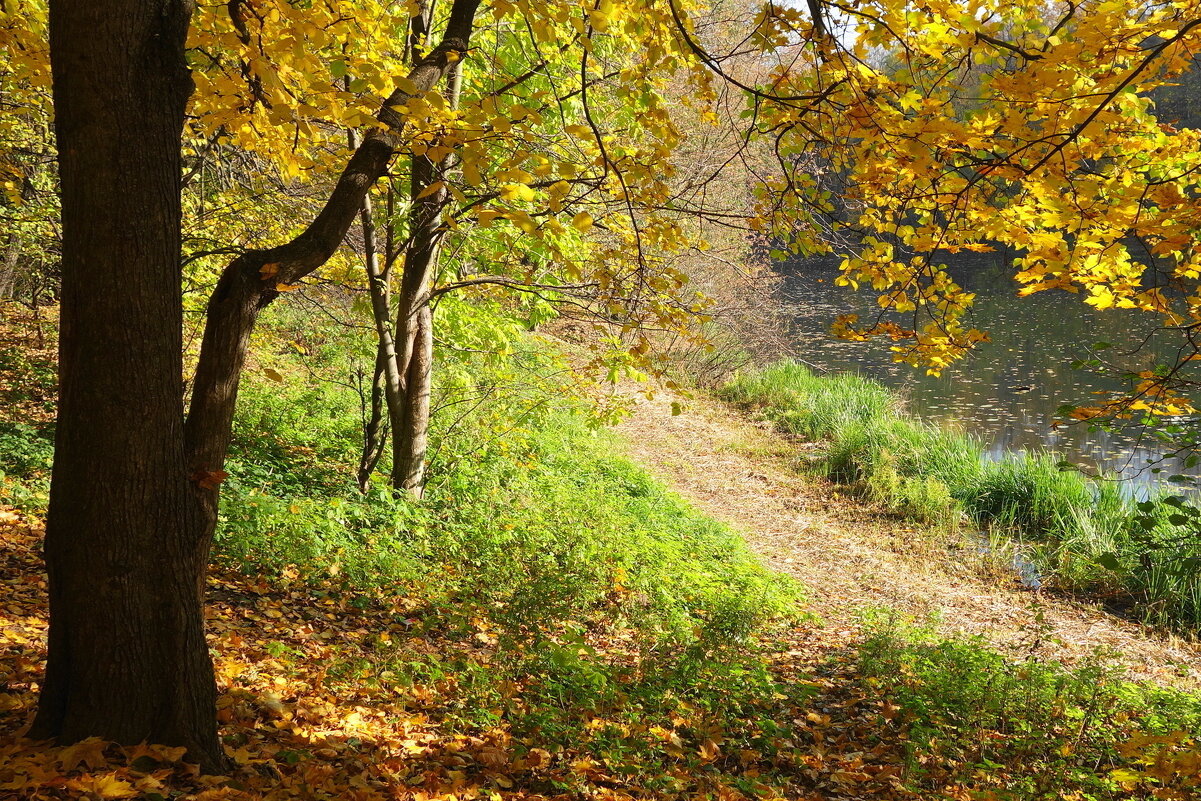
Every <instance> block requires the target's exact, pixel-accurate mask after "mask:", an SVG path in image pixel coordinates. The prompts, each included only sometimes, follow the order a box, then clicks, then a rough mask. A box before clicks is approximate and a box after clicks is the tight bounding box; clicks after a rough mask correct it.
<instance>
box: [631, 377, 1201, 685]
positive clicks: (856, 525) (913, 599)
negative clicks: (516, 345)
mask: <svg viewBox="0 0 1201 801" xmlns="http://www.w3.org/2000/svg"><path fill="white" fill-rule="evenodd" d="M673 403H676V404H682V405H683V406H684V412H683V413H682V414H679V415H673V414H672V404H673ZM620 430H621V432H622V433H623V436H624V439H625V441H626V443H627V449H628V450H627V452H628V453H629V454H630V456H631V457H632V458H633V459H634V460H635V461H637V462H639V463H640V464H643V465H645V466H647V467H648V468H650V469H651V471H652V473H653V474H654V475H655V476H656V477H657V478H659V479H660V480H662V481H664V482H665V483H666V484H667V485H668V486H670V487H671V488H672V489H674V490H675V491H676V492H678V493H680V494H681V495H682V496H684V498H686V499H687V500H688V501H689V502H690V503H691V504H692V505H693V506H695V507H696V508H697V509H698V510H700V511H703V512H704V513H706V514H708V515H711V516H713V517H715V518H717V519H718V520H722V521H724V522H726V523H728V524H729V525H731V526H733V527H734V528H736V529H737V530H739V531H740V532H742V533H743V535H744V536H745V537H746V538H747V540H748V542H749V543H750V544H751V546H752V548H753V549H754V550H755V551H756V552H757V553H759V554H760V555H761V556H762V557H763V558H764V560H765V561H766V563H767V564H768V565H769V566H770V567H772V568H773V569H775V570H778V571H781V572H783V573H786V574H788V575H792V576H795V577H796V578H797V579H799V580H800V581H801V582H802V583H803V584H804V585H805V586H806V587H807V588H809V597H810V603H811V606H812V608H813V609H814V610H815V611H816V612H818V614H819V615H820V616H821V617H822V619H824V620H825V621H826V623H827V627H828V628H830V629H833V630H835V631H856V630H859V629H861V628H862V626H863V621H864V619H865V615H866V616H867V617H871V616H872V614H873V613H874V612H875V611H878V610H880V609H892V610H896V611H897V613H899V614H900V615H901V616H902V617H904V618H908V619H910V620H914V621H921V622H930V623H931V624H932V625H933V626H934V627H935V629H936V630H937V631H940V632H942V633H943V634H946V635H966V636H978V637H981V638H982V639H983V640H984V641H986V642H988V643H989V644H991V645H992V646H995V647H997V648H999V649H1001V650H1003V651H1005V652H1006V653H1008V654H1010V655H1011V656H1013V657H1023V656H1025V655H1028V654H1029V653H1030V652H1031V650H1032V649H1033V650H1034V651H1036V652H1037V653H1038V654H1039V655H1040V656H1041V657H1042V658H1045V659H1049V660H1053V661H1057V662H1062V663H1064V664H1066V665H1076V666H1079V665H1083V664H1086V663H1088V662H1089V661H1090V660H1091V659H1093V658H1094V657H1095V655H1096V654H1097V653H1098V652H1103V653H1107V654H1109V655H1110V657H1111V658H1112V659H1113V660H1114V663H1115V664H1116V665H1118V666H1119V667H1120V669H1121V671H1122V673H1123V675H1125V676H1126V677H1128V678H1132V679H1139V680H1150V681H1155V682H1158V683H1162V684H1164V685H1165V686H1173V687H1179V688H1181V689H1190V690H1197V689H1201V646H1198V644H1197V643H1196V642H1195V641H1193V640H1191V639H1189V638H1185V637H1182V636H1179V635H1177V634H1173V633H1171V632H1168V631H1164V630H1163V629H1161V628H1157V627H1151V626H1147V625H1142V624H1140V623H1137V622H1134V621H1131V620H1127V619H1123V618H1120V617H1117V616H1115V615H1113V614H1110V613H1109V612H1108V611H1107V610H1106V609H1105V607H1104V605H1103V604H1102V603H1101V602H1095V601H1088V600H1085V599H1080V598H1071V597H1066V596H1063V595H1060V594H1055V593H1051V592H1047V591H1045V590H1044V591H1033V590H1031V589H1029V588H1027V587H1025V586H1023V584H1022V582H1021V581H1020V580H1019V576H1018V575H1017V574H1015V572H1014V571H1013V570H1012V566H1011V563H1010V562H1009V561H1008V558H1007V556H1006V554H1005V553H1004V552H1002V553H999V554H987V553H982V552H981V551H980V549H978V548H975V547H972V546H971V545H970V543H969V542H967V541H966V540H965V539H964V537H963V536H962V534H961V533H959V532H956V531H954V530H952V529H951V528H950V527H948V526H946V525H943V524H931V523H929V522H919V521H915V520H912V519H906V518H905V517H904V516H901V515H898V514H896V513H895V512H894V511H891V510H890V509H889V508H888V507H887V506H886V505H885V504H883V503H880V502H871V501H870V500H868V499H865V498H863V496H862V494H861V492H859V491H856V490H855V489H854V488H853V487H849V486H846V485H843V484H839V483H837V482H834V481H832V480H831V479H829V478H827V477H825V476H822V475H819V474H815V473H814V472H813V471H812V470H807V469H800V470H798V465H806V464H812V463H815V462H819V461H820V460H821V459H822V458H824V451H823V449H822V446H820V445H819V444H817V443H813V442H806V441H803V440H802V439H800V438H798V437H790V436H786V435H781V434H780V433H779V432H778V431H777V430H776V428H775V426H774V424H772V423H770V422H769V421H766V420H763V419H758V420H757V419H755V418H754V416H753V415H750V414H747V413H746V412H745V411H742V410H738V409H736V408H735V407H732V406H730V405H728V404H727V403H725V402H721V401H718V400H714V399H709V398H706V397H705V396H703V395H702V396H698V397H693V398H688V399H683V398H679V397H676V396H674V395H672V394H671V393H663V394H660V395H657V396H656V398H655V399H654V400H651V401H647V400H640V401H639V402H638V403H637V404H636V406H635V411H634V414H633V415H632V416H631V417H630V418H629V419H628V420H627V421H625V422H624V423H622V425H621V427H620Z"/></svg>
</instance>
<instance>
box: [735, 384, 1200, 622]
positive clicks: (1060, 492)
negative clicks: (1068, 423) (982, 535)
mask: <svg viewBox="0 0 1201 801" xmlns="http://www.w3.org/2000/svg"><path fill="white" fill-rule="evenodd" d="M719 396H720V397H722V398H724V399H725V400H728V401H730V402H733V403H738V404H742V405H744V406H749V407H753V408H756V409H759V410H760V411H761V413H762V414H763V415H764V416H765V417H766V418H768V419H769V420H772V421H774V422H775V423H776V424H777V425H778V426H779V427H780V428H781V429H782V430H784V431H786V432H788V433H791V434H796V435H799V436H802V437H805V438H807V439H810V440H822V441H824V442H825V443H826V449H825V454H824V457H823V458H822V459H821V460H820V462H818V467H819V469H821V470H823V471H824V472H825V474H826V475H827V476H828V477H830V478H832V479H834V480H836V481H839V482H842V483H845V484H849V485H852V486H856V487H858V488H859V489H860V490H862V492H863V493H864V494H865V495H867V496H868V497H870V498H872V499H874V500H876V501H879V502H881V503H883V504H884V505H886V506H887V507H888V508H889V509H891V510H893V511H895V512H897V513H899V514H902V515H904V516H906V517H909V518H912V519H915V520H918V521H924V522H927V523H946V522H953V521H956V520H964V521H968V522H970V524H972V525H973V526H975V527H978V528H985V529H988V530H990V532H992V534H993V535H994V536H995V535H997V534H1005V533H1007V534H1009V535H1011V536H1013V537H1014V538H1016V539H1019V540H1021V541H1022V542H1025V543H1028V546H1029V548H1030V550H1031V554H1032V557H1033V558H1034V559H1035V561H1036V563H1037V564H1038V565H1039V567H1040V569H1041V570H1042V571H1043V572H1044V573H1045V574H1046V575H1047V576H1048V577H1049V578H1051V579H1052V580H1053V581H1054V583H1055V584H1056V585H1057V586H1059V587H1061V588H1064V589H1069V590H1073V591H1079V592H1085V593H1094V594H1097V595H1102V596H1104V597H1107V598H1114V597H1119V598H1124V599H1125V600H1126V602H1127V603H1129V604H1130V605H1131V607H1132V609H1133V610H1134V611H1135V612H1136V613H1137V614H1138V615H1140V616H1141V617H1142V618H1144V619H1146V620H1148V621H1151V622H1155V623H1158V624H1164V625H1171V626H1177V627H1184V628H1189V629H1192V628H1196V627H1198V626H1201V570H1198V567H1201V536H1199V535H1198V532H1201V514H1198V513H1196V510H1192V511H1191V512H1190V510H1191V509H1192V507H1191V506H1190V505H1189V504H1188V503H1186V502H1183V501H1181V502H1176V503H1175V505H1173V503H1169V502H1167V501H1166V500H1165V499H1163V498H1159V499H1154V500H1152V501H1149V502H1147V503H1146V504H1144V505H1143V507H1144V508H1143V509H1142V510H1141V511H1140V509H1139V508H1137V507H1136V504H1135V503H1134V502H1133V501H1130V500H1128V499H1126V498H1124V497H1123V496H1122V494H1121V492H1120V490H1119V489H1118V487H1117V485H1116V483H1114V482H1112V481H1093V480H1090V479H1088V478H1087V477H1085V476H1084V475H1082V474H1080V473H1078V472H1075V471H1072V470H1064V469H1062V468H1061V466H1060V464H1059V460H1058V459H1056V458H1055V456H1054V455H1053V454H1015V455H1011V456H1009V457H1007V458H1005V459H1003V460H1000V461H988V460H985V458H984V451H983V449H982V448H981V447H980V445H979V444H978V443H977V442H975V441H974V440H973V439H972V438H971V437H969V436H966V435H963V434H960V433H957V432H950V431H946V430H942V429H939V428H936V427H933V426H930V425H928V424H925V423H922V422H921V421H918V420H915V419H913V418H911V417H908V416H906V415H905V413H904V411H903V408H902V404H901V403H900V401H899V399H898V398H897V397H895V396H894V395H892V394H891V393H889V392H888V390H886V389H885V388H884V387H883V386H881V385H880V384H878V383H875V382H872V381H869V380H866V379H863V378H859V377H856V376H849V375H832V376H815V375H813V374H812V373H811V372H810V371H809V370H807V369H806V368H804V367H802V366H800V365H797V364H791V363H785V364H779V365H773V366H770V367H767V368H765V369H763V370H761V371H759V372H751V373H746V374H742V375H739V376H737V377H736V378H735V379H734V380H733V381H731V382H730V383H729V384H727V385H726V386H725V387H723V388H721V389H720V390H719Z"/></svg>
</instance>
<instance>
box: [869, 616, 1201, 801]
mask: <svg viewBox="0 0 1201 801" xmlns="http://www.w3.org/2000/svg"><path fill="white" fill-rule="evenodd" d="M868 627H869V632H870V634H869V637H868V639H867V641H866V642H865V643H864V644H863V646H862V647H861V649H860V651H859V653H858V668H859V672H860V675H861V676H862V677H863V681H864V684H865V685H867V687H868V688H869V689H867V691H866V692H867V693H868V694H869V695H875V696H877V697H879V698H880V699H881V700H882V701H883V702H885V703H887V704H890V705H893V706H895V707H898V708H897V709H894V710H893V712H892V715H891V717H892V726H893V727H894V728H895V729H896V731H897V734H898V736H899V737H900V738H901V740H902V741H903V742H904V743H905V749H906V752H907V753H906V770H905V781H906V784H907V785H908V786H909V787H910V788H911V789H912V790H913V791H915V792H917V793H919V794H922V795H923V796H924V794H925V793H926V792H930V791H934V790H936V789H937V788H939V787H945V786H947V785H948V784H951V785H963V786H966V787H969V788H970V789H971V791H972V793H973V794H972V795H971V796H969V797H979V798H1015V799H1041V798H1089V799H1109V798H1129V797H1131V793H1130V791H1129V789H1128V788H1127V787H1123V786H1122V783H1121V782H1120V781H1119V779H1123V780H1125V782H1126V784H1127V785H1130V784H1140V783H1143V782H1144V780H1145V783H1146V784H1147V785H1148V788H1150V787H1154V786H1161V787H1162V786H1165V785H1166V786H1167V787H1169V788H1173V789H1174V790H1175V791H1176V792H1186V793H1187V792H1188V790H1189V789H1190V788H1191V789H1194V790H1195V789H1196V787H1197V786H1198V783H1197V780H1198V779H1201V777H1199V776H1192V777H1190V776H1188V775H1186V774H1187V772H1185V774H1181V775H1176V774H1174V773H1173V772H1172V771H1170V770H1163V771H1162V772H1161V773H1160V778H1159V779H1154V778H1152V777H1150V776H1145V775H1142V774H1143V772H1144V771H1145V770H1146V766H1145V765H1140V764H1138V763H1137V759H1132V757H1135V756H1136V752H1137V751H1138V750H1139V749H1137V748H1133V747H1131V746H1130V745H1128V744H1131V743H1134V742H1137V741H1138V740H1139V739H1140V738H1142V739H1146V738H1154V737H1161V738H1164V737H1166V738H1169V739H1172V738H1178V739H1180V740H1181V742H1182V744H1184V743H1183V741H1185V740H1188V739H1194V738H1196V737H1198V736H1201V698H1198V697H1197V696H1196V695H1190V694H1186V693H1181V692H1177V691H1173V690H1167V689H1163V688H1160V687H1156V686H1154V685H1149V684H1139V683H1133V682H1128V681H1123V680H1121V679H1120V677H1119V675H1118V673H1117V671H1116V670H1115V668H1114V667H1113V666H1112V664H1111V663H1109V662H1108V661H1107V660H1106V658H1105V657H1104V656H1103V655H1097V656H1094V657H1093V658H1092V659H1090V660H1088V661H1086V662H1085V663H1084V664H1082V665H1079V666H1076V667H1073V668H1070V669H1069V668H1065V667H1063V666H1060V665H1057V664H1055V663H1053V662H1047V661H1045V660H1043V659H1041V658H1040V655H1039V654H1038V648H1037V643H1038V642H1039V641H1040V638H1041V636H1042V634H1043V632H1041V630H1040V623H1039V622H1037V621H1036V623H1035V624H1034V626H1033V627H1032V629H1031V631H1030V643H1031V646H1030V651H1029V653H1027V654H1026V655H1024V656H1023V655H1018V656H1012V655H1005V654H1002V653H1000V652H998V651H996V650H994V649H992V648H990V647H989V646H988V645H987V644H986V643H985V642H984V641H982V640H981V639H979V638H968V637H959V638H946V637H941V636H938V635H936V634H935V633H934V629H933V627H922V626H913V625H907V624H904V623H899V622H898V621H897V619H896V618H895V616H892V615H890V614H887V613H885V614H877V615H874V616H872V617H871V618H869V622H868ZM1166 750H1171V749H1166ZM1161 764H1162V763H1161ZM948 774H949V775H948ZM1069 790H1070V791H1071V792H1072V793H1075V794H1070V793H1069V794H1066V795H1065V794H1062V793H1065V792H1067V791H1069ZM986 793H993V795H986ZM1081 793H1083V794H1082V795H1081ZM939 797H941V796H939ZM1135 797H1144V796H1143V795H1141V794H1138V795H1136V796H1135ZM1156 797H1165V798H1184V797H1191V796H1187V795H1177V794H1169V795H1163V796H1156Z"/></svg>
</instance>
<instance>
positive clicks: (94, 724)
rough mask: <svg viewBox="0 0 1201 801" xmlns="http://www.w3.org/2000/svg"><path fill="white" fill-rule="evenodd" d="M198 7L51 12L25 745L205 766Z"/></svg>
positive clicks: (69, 5) (213, 729) (212, 756)
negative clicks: (191, 328) (195, 340)
mask: <svg viewBox="0 0 1201 801" xmlns="http://www.w3.org/2000/svg"><path fill="white" fill-rule="evenodd" d="M191 11H192V6H191V3H190V2H187V0H94V2H77V0H52V2H51V5H50V48H51V64H52V67H53V77H54V104H55V121H56V122H55V127H56V131H57V136H58V148H59V166H60V170H61V172H60V175H61V180H62V219H63V264H62V273H63V276H62V285H63V286H62V307H61V321H62V334H61V340H60V400H59V409H58V426H57V434H56V440H55V464H54V475H53V480H52V484H51V491H50V512H49V518H48V523H47V531H46V562H47V568H48V572H49V581H50V635H49V659H48V663H47V668H46V679H45V682H44V683H43V685H42V691H41V698H40V702H39V706H38V714H37V717H36V719H35V721H34V725H33V728H32V730H31V732H30V736H32V737H35V738H56V739H57V740H59V741H60V742H71V741H76V740H80V739H83V738H86V737H91V736H98V737H102V738H104V739H109V740H116V741H118V742H122V743H129V744H133V743H138V742H141V741H144V740H149V741H153V742H158V743H167V744H172V745H184V746H187V748H188V753H189V755H190V757H191V758H192V759H195V760H197V761H199V762H200V763H201V765H203V766H204V767H205V768H208V769H216V768H218V767H220V766H221V764H222V762H223V761H224V757H223V754H222V749H221V746H220V743H219V742H218V739H217V725H216V687H215V683H214V679H213V670H212V664H211V662H210V660H209V655H208V647H207V645H206V643H205V638H204V629H203V617H202V593H203V586H204V574H205V566H206V564H207V561H208V540H207V539H206V538H205V536H204V528H205V524H204V517H203V514H202V512H201V507H200V504H199V502H198V501H199V495H200V488H199V487H198V486H197V485H196V483H195V482H193V481H191V480H189V474H188V471H187V470H186V468H185V464H186V461H185V455H184V434H183V417H182V414H181V409H182V404H183V381H182V368H183V365H182V356H181V354H182V344H183V343H182V333H181V332H182V322H183V321H182V312H181V308H182V307H181V297H180V283H181V281H180V168H181V164H180V137H181V132H182V128H183V121H184V107H185V104H186V102H187V99H188V96H189V95H190V93H191V91H192V83H191V79H190V77H189V74H188V70H187V68H186V66H185V61H184V40H185V37H186V34H187V29H188V24H189V19H190V16H191Z"/></svg>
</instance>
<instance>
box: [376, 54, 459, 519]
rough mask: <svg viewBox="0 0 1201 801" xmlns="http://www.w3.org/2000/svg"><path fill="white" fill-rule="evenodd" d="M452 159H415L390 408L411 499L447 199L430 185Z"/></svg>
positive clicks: (429, 376)
mask: <svg viewBox="0 0 1201 801" xmlns="http://www.w3.org/2000/svg"><path fill="white" fill-rule="evenodd" d="M462 77H463V65H462V63H461V62H460V63H458V64H455V65H454V67H453V69H452V70H451V73H450V76H449V79H450V80H449V84H450V86H449V89H450V91H449V95H450V106H451V108H457V107H458V105H459V93H460V90H461V87H462ZM452 160H453V156H447V157H446V158H445V159H444V160H443V161H442V163H441V164H440V165H435V164H434V163H433V162H432V161H430V160H429V159H427V158H425V157H424V156H415V157H414V158H413V173H412V176H411V177H412V188H411V192H412V198H413V205H412V208H411V210H410V212H409V220H410V223H409V231H410V235H409V239H410V242H409V247H408V250H407V251H406V252H405V264H404V275H403V277H402V278H401V287H400V302H399V305H398V307H397V312H396V339H395V351H396V363H397V373H398V374H399V377H400V402H399V407H398V408H396V409H393V413H392V486H393V488H394V489H397V490H401V491H403V492H407V493H409V494H410V495H412V496H413V497H415V498H420V497H421V496H422V495H423V494H424V493H425V479H426V474H425V468H426V452H427V451H428V450H429V432H430V398H431V396H432V393H433V370H434V309H433V306H432V304H431V303H430V299H431V297H432V294H431V292H432V289H433V283H434V277H435V275H436V274H437V272H438V254H439V251H440V250H441V244H442V237H443V235H444V234H445V231H444V229H443V226H442V209H443V207H444V206H445V205H446V201H447V191H446V188H445V187H442V188H440V189H437V190H435V191H433V192H430V191H429V190H430V188H431V187H432V186H433V185H434V184H435V183H436V182H437V181H438V180H439V179H440V178H441V176H442V175H444V174H445V173H446V171H447V170H449V169H450V167H451V164H452V163H453V161H452Z"/></svg>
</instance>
